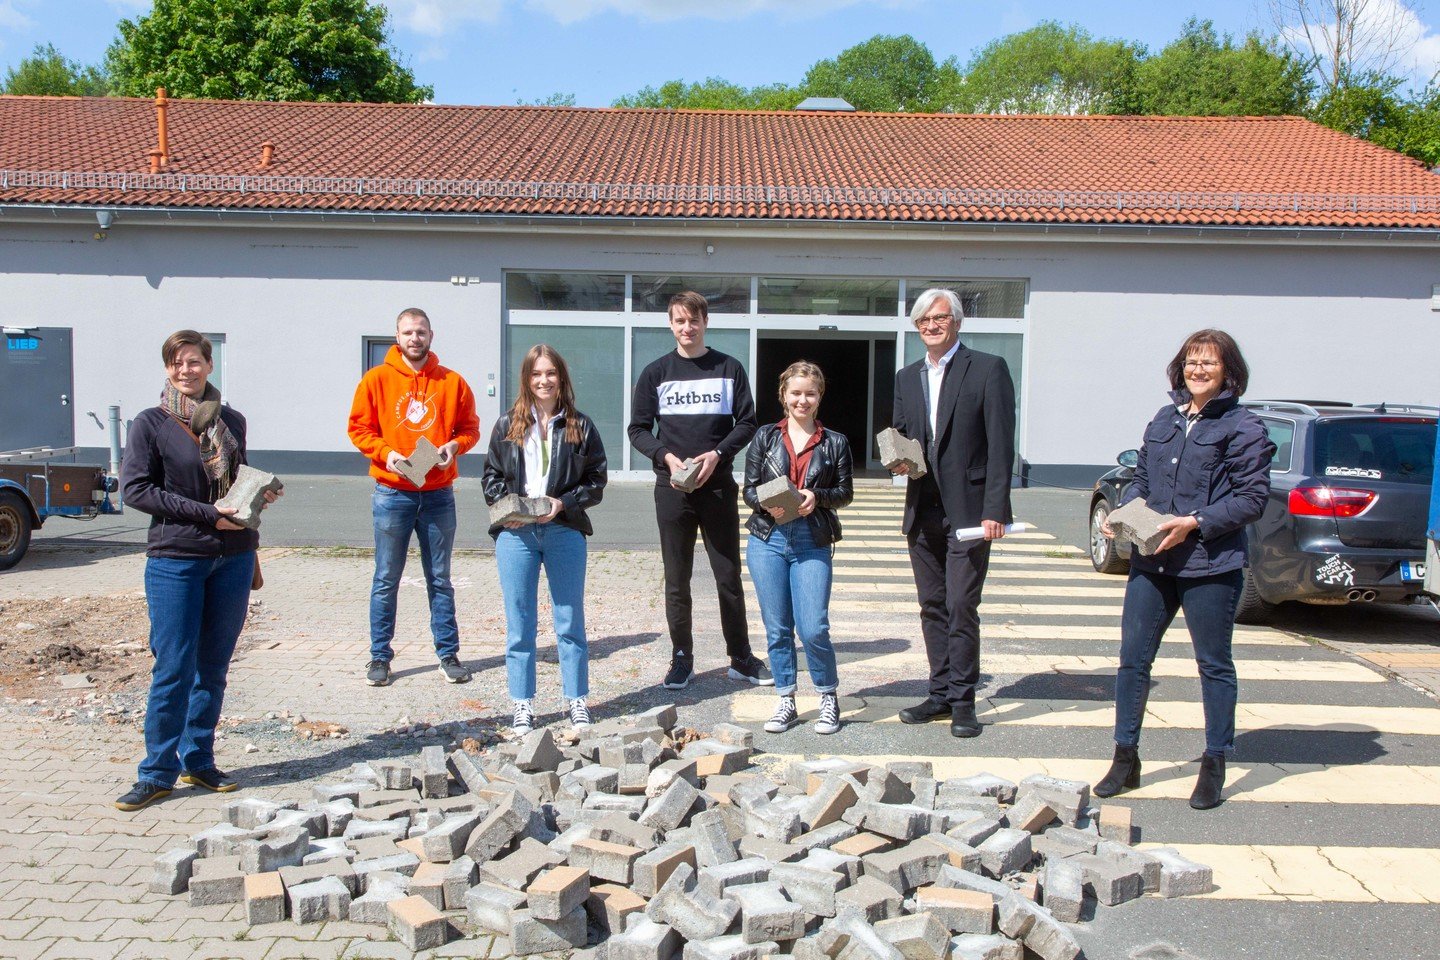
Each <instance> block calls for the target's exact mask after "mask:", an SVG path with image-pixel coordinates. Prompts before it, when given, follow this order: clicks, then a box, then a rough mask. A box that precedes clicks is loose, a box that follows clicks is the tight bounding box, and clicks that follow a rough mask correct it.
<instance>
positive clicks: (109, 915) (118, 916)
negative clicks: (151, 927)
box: [83, 900, 162, 922]
mask: <svg viewBox="0 0 1440 960" xmlns="http://www.w3.org/2000/svg"><path fill="white" fill-rule="evenodd" d="M84 905H85V906H88V907H89V908H90V912H89V913H87V914H85V916H84V917H83V919H85V920H143V921H145V922H150V921H153V920H154V919H155V915H156V914H158V913H159V912H160V908H161V906H162V904H160V903H158V902H156V901H153V900H147V901H142V902H140V903H122V902H120V901H117V900H87V901H85V902H84Z"/></svg>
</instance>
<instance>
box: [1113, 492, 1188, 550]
mask: <svg viewBox="0 0 1440 960" xmlns="http://www.w3.org/2000/svg"><path fill="white" fill-rule="evenodd" d="M1108 519H1109V521H1110V529H1111V530H1113V531H1114V532H1115V536H1117V537H1120V538H1123V539H1125V540H1129V541H1130V543H1131V544H1132V545H1133V546H1134V547H1135V549H1136V550H1139V551H1140V553H1141V554H1142V555H1144V556H1147V557H1148V556H1151V555H1152V554H1154V553H1155V550H1156V548H1157V547H1159V546H1160V541H1162V540H1164V539H1165V536H1166V532H1165V531H1164V530H1161V529H1160V524H1162V523H1164V522H1165V521H1166V520H1174V519H1175V516H1174V515H1173V514H1169V513H1156V512H1155V511H1154V510H1151V509H1150V508H1149V507H1148V506H1146V505H1145V501H1144V500H1142V499H1140V498H1139V497H1136V498H1135V499H1134V500H1131V501H1130V502H1129V503H1127V504H1125V505H1124V506H1123V507H1119V508H1118V509H1115V510H1112V511H1110V516H1109V518H1108Z"/></svg>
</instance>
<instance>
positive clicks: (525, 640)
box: [484, 343, 606, 734]
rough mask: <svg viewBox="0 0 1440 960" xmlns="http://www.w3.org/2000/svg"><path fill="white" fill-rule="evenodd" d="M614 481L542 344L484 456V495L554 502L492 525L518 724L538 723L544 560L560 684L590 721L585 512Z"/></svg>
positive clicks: (563, 375)
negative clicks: (529, 517) (540, 511)
mask: <svg viewBox="0 0 1440 960" xmlns="http://www.w3.org/2000/svg"><path fill="white" fill-rule="evenodd" d="M605 481H606V471H605V447H604V445H603V444H602V443H601V441H600V431H599V430H597V429H596V427H595V424H594V422H593V421H591V419H590V418H589V417H587V416H585V414H583V413H581V412H580V411H579V410H577V409H576V408H575V390H574V387H573V386H572V385H571V382H570V371H569V369H568V368H567V367H566V366H565V361H564V359H562V358H561V356H560V354H559V353H557V352H555V349H554V348H553V347H551V346H549V345H548V344H544V343H541V344H536V345H535V346H533V347H531V348H530V350H529V351H528V352H526V354H525V358H524V360H522V361H521V363H520V390H519V395H518V396H517V397H516V398H515V404H514V406H512V407H511V408H510V412H509V413H507V414H506V415H505V416H502V417H501V418H500V419H499V420H497V421H496V423H495V427H494V429H493V430H491V432H490V448H489V451H488V452H487V453H486V456H485V473H484V484H485V502H486V503H487V504H493V503H495V502H496V501H497V500H499V499H501V498H502V497H504V496H506V495H507V494H512V493H513V494H517V495H518V496H521V497H538V498H543V499H545V500H548V501H549V504H550V510H549V512H548V513H546V514H544V515H543V516H541V517H539V518H538V519H537V520H536V521H535V522H534V523H519V522H514V523H506V524H503V525H496V526H492V527H491V528H490V536H492V537H494V538H495V562H496V565H497V566H498V567H499V569H500V590H501V593H503V594H504V597H505V629H506V638H505V672H506V677H507V681H508V685H509V688H510V699H511V700H512V701H513V702H514V723H513V726H514V728H515V732H516V733H518V734H525V733H529V732H530V730H531V728H532V727H533V726H534V722H535V710H534V707H533V705H532V701H533V700H534V697H535V635H536V631H537V623H536V620H537V606H538V597H537V594H538V591H539V583H540V568H541V566H544V568H545V579H546V580H547V581H548V582H549V584H550V601H551V605H552V607H553V608H554V617H555V641H556V646H557V648H558V652H559V657H560V684H561V688H562V693H563V695H564V697H565V700H566V702H567V703H568V705H569V714H570V723H571V724H572V725H573V726H576V727H581V726H586V725H588V724H589V723H590V710H589V707H588V706H587V705H586V702H585V698H586V697H587V696H588V695H589V692H590V661H589V657H590V653H589V645H588V642H587V640H586V637H585V562H586V543H585V538H586V537H588V536H589V535H590V534H591V533H593V532H594V530H593V528H592V527H591V526H590V518H589V517H588V516H586V514H585V511H586V510H587V509H589V508H590V507H593V506H594V505H595V504H597V503H599V502H600V498H601V496H603V494H604V490H605Z"/></svg>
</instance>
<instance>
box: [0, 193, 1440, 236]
mask: <svg viewBox="0 0 1440 960" xmlns="http://www.w3.org/2000/svg"><path fill="white" fill-rule="evenodd" d="M102 211H106V212H109V213H110V214H111V215H112V217H113V225H112V227H111V229H112V230H124V229H125V227H126V226H161V225H177V226H214V225H235V226H251V227H254V226H277V227H289V228H296V227H303V228H320V229H327V228H328V229H350V230H353V229H373V230H415V231H422V230H437V229H438V230H446V231H459V232H516V231H518V232H526V233H561V234H567V233H568V234H592V235H593V234H595V233H607V234H612V235H631V236H634V235H642V236H686V237H693V236H695V235H696V234H697V233H701V234H707V233H708V234H711V235H717V236H718V235H721V232H722V231H723V234H724V235H726V236H738V237H754V238H774V237H780V236H783V237H788V238H797V237H801V238H803V237H815V238H817V239H821V238H823V239H836V236H835V235H836V233H852V234H856V235H857V237H856V238H857V239H858V238H859V237H860V236H863V237H864V238H866V239H874V238H875V237H876V236H877V235H880V234H888V235H890V236H891V237H893V238H895V239H897V240H920V241H933V240H936V239H940V238H946V239H953V240H957V241H958V240H981V239H983V240H989V241H1005V240H1011V241H1037V240H1038V241H1044V240H1057V241H1058V240H1063V241H1077V240H1091V241H1110V242H1125V243H1134V242H1138V241H1146V242H1170V243H1195V242H1199V241H1210V242H1228V243H1289V244H1295V243H1299V244H1320V243H1327V244H1328V243H1340V242H1343V243H1356V244H1384V245H1397V244H1399V245H1415V246H1430V245H1433V244H1435V243H1437V242H1440V227H1307V226H1274V227H1262V226H1254V225H1222V224H1215V225H1207V224H1095V223H1014V222H997V221H958V222H957V221H915V220H816V219H804V220H778V219H775V220H761V219H756V218H718V217H688V218H687V217H594V216H566V215H554V216H539V215H526V214H474V213H438V212H416V211H374V210H293V209H280V210H276V209H265V210H253V209H246V208H227V207H208V208H194V207H156V206H149V205H147V206H133V207H128V206H124V205H118V204H54V203H51V204H31V203H13V202H11V203H3V202H0V222H5V221H9V222H26V223H41V222H49V223H55V222H59V223H76V224H90V223H94V222H95V219H96V215H97V214H99V213H101V212H102Z"/></svg>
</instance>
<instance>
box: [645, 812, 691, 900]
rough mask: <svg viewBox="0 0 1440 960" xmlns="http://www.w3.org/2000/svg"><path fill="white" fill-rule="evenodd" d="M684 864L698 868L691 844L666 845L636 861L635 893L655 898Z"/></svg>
mask: <svg viewBox="0 0 1440 960" xmlns="http://www.w3.org/2000/svg"><path fill="white" fill-rule="evenodd" d="M692 789H693V788H692ZM682 863H685V864H689V865H690V867H691V868H692V869H693V868H694V867H695V866H696V864H695V847H694V846H692V845H691V844H688V843H666V844H662V845H660V846H658V847H656V848H655V849H654V850H651V851H649V852H647V853H645V854H643V855H642V856H640V857H639V858H638V859H636V861H635V864H634V867H633V868H632V870H631V874H632V877H633V884H632V885H633V887H634V889H635V892H636V893H638V894H640V895H641V896H642V897H653V896H655V894H656V892H657V891H658V890H659V889H660V888H661V887H663V886H664V885H665V881H666V880H669V879H670V874H672V873H674V872H675V868H676V867H678V866H679V865H680V864H682Z"/></svg>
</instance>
